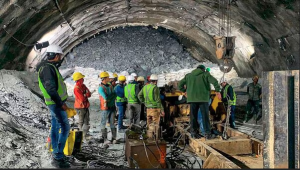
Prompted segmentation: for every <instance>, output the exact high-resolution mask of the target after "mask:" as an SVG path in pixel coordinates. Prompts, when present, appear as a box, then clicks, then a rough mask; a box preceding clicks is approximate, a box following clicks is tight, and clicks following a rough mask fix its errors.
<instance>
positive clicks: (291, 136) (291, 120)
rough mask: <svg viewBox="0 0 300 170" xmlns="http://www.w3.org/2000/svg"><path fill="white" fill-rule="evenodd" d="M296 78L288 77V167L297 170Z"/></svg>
mask: <svg viewBox="0 0 300 170" xmlns="http://www.w3.org/2000/svg"><path fill="white" fill-rule="evenodd" d="M294 79H295V78H294V76H288V166H289V168H291V169H295V108H294V106H295V105H294V100H295V99H294V93H295V92H294V88H295V85H294Z"/></svg>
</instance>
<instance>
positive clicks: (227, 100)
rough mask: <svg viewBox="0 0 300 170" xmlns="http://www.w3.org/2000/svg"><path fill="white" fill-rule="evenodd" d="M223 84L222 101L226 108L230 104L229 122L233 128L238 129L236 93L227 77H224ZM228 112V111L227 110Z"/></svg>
mask: <svg viewBox="0 0 300 170" xmlns="http://www.w3.org/2000/svg"><path fill="white" fill-rule="evenodd" d="M221 86H222V87H223V88H222V90H221V94H222V102H223V103H224V104H225V107H226V109H227V108H228V106H230V117H229V124H230V127H231V128H233V129H237V128H236V127H235V117H234V113H235V105H236V95H235V92H234V90H233V88H232V86H231V85H229V84H228V83H227V82H226V80H225V79H223V81H222V83H221ZM226 113H227V112H226Z"/></svg>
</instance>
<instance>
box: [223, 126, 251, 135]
mask: <svg viewBox="0 0 300 170" xmlns="http://www.w3.org/2000/svg"><path fill="white" fill-rule="evenodd" d="M217 129H218V131H220V132H223V129H224V125H223V124H217ZM227 136H229V137H241V138H251V136H249V135H247V134H245V133H243V132H240V131H237V130H235V129H232V128H230V127H228V128H227Z"/></svg>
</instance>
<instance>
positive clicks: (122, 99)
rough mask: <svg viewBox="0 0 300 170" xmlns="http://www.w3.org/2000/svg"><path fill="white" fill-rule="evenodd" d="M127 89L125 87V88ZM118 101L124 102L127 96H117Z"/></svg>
mask: <svg viewBox="0 0 300 170" xmlns="http://www.w3.org/2000/svg"><path fill="white" fill-rule="evenodd" d="M117 86H120V87H121V85H119V84H118V85H117ZM124 89H125V88H124ZM117 102H122V103H124V102H126V98H125V96H124V97H123V98H122V97H119V96H117Z"/></svg>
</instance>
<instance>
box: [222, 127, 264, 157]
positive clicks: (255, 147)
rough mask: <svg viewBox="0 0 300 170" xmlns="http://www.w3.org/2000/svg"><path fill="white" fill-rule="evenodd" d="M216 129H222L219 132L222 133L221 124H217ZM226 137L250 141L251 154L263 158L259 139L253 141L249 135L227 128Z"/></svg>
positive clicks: (262, 146)
mask: <svg viewBox="0 0 300 170" xmlns="http://www.w3.org/2000/svg"><path fill="white" fill-rule="evenodd" d="M217 127H218V130H219V129H222V130H221V132H222V131H223V127H224V125H223V124H217ZM227 135H228V137H240V138H246V139H250V140H251V143H252V153H254V154H256V155H258V156H263V149H264V143H263V141H261V140H259V139H255V138H253V137H252V136H250V135H247V134H245V133H243V132H240V131H238V130H235V129H232V128H230V127H228V130H227Z"/></svg>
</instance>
